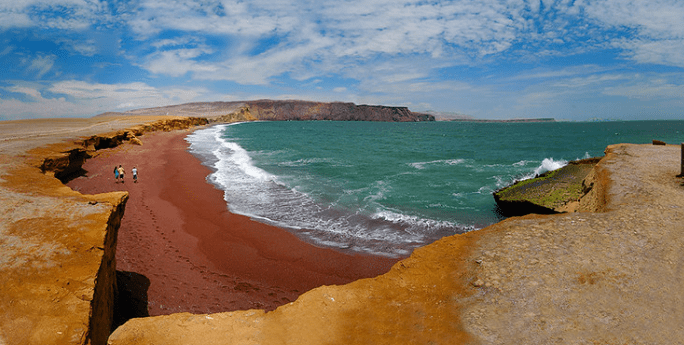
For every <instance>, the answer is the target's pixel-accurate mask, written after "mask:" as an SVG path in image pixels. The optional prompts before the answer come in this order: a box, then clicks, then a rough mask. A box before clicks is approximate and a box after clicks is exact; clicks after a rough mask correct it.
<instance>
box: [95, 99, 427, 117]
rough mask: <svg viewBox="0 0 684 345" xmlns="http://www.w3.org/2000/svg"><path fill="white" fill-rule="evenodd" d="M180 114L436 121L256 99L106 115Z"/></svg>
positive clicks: (384, 110) (376, 108)
mask: <svg viewBox="0 0 684 345" xmlns="http://www.w3.org/2000/svg"><path fill="white" fill-rule="evenodd" d="M115 114H119V115H138V116H139V115H156V116H161V115H168V114H174V115H180V116H194V117H205V118H209V119H215V120H217V121H223V120H229V121H236V120H238V121H254V120H265V121H306V120H326V121H386V122H416V121H434V120H435V117H434V116H433V115H429V114H421V113H414V112H412V111H410V110H409V109H408V108H406V107H391V106H384V105H356V104H354V103H345V102H311V101H298V100H255V101H240V102H199V103H186V104H180V105H173V106H166V107H156V108H145V109H137V110H130V111H127V112H124V113H107V114H106V115H109V116H111V115H115Z"/></svg>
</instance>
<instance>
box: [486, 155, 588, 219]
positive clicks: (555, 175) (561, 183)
mask: <svg viewBox="0 0 684 345" xmlns="http://www.w3.org/2000/svg"><path fill="white" fill-rule="evenodd" d="M599 161H600V158H588V159H582V160H576V161H571V162H569V163H568V164H567V165H565V166H564V167H562V168H560V169H556V170H552V171H548V172H545V173H543V174H541V175H539V176H537V177H534V178H531V179H526V180H521V181H516V182H515V183H514V184H512V185H510V186H507V187H504V188H501V189H499V190H497V191H495V192H494V194H493V196H494V200H495V201H496V204H497V207H498V211H499V212H500V213H501V214H502V215H503V216H506V217H513V216H524V215H526V214H531V213H536V214H553V213H562V212H568V211H574V210H575V209H576V207H577V205H579V201H580V199H581V198H582V197H583V196H585V195H586V194H587V193H589V192H590V191H591V188H592V187H593V185H594V182H593V181H592V177H593V176H589V175H590V173H591V172H592V170H593V169H594V166H595V165H596V164H597V163H598V162H599ZM588 176H589V178H587V177H588Z"/></svg>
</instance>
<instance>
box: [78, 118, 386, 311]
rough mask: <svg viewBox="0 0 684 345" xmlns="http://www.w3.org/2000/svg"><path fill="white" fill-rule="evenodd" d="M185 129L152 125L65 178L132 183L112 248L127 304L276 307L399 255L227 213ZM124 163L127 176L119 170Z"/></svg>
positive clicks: (376, 271) (82, 184) (98, 187)
mask: <svg viewBox="0 0 684 345" xmlns="http://www.w3.org/2000/svg"><path fill="white" fill-rule="evenodd" d="M187 134H189V132H187V131H174V132H155V133H148V134H146V135H144V136H143V137H141V138H140V139H141V140H142V142H143V145H142V146H137V145H133V144H130V143H126V144H124V145H122V146H120V147H118V148H115V149H107V150H101V151H99V152H100V153H99V155H98V156H97V157H95V158H92V159H90V160H88V161H87V162H86V163H85V165H84V166H83V169H84V175H83V176H81V177H78V178H76V179H74V180H72V181H70V182H69V183H68V186H70V187H71V188H73V189H74V190H77V191H80V192H81V193H85V194H96V193H103V192H110V191H114V190H125V191H128V192H129V193H130V196H129V200H128V202H127V204H126V210H125V214H124V217H123V219H122V224H121V228H120V229H119V236H118V244H117V251H116V260H117V262H116V267H117V271H119V274H118V276H119V279H118V280H119V290H120V291H121V292H122V294H121V296H120V297H121V298H123V299H124V300H125V302H124V305H126V306H128V307H129V308H130V309H131V310H126V311H124V312H123V313H124V314H128V315H129V316H142V315H141V314H145V313H149V315H151V316H153V315H166V314H171V313H176V312H183V311H186V312H191V313H215V312H221V311H234V310H244V309H253V308H258V309H266V310H273V309H275V308H277V307H278V306H280V305H283V304H286V303H288V302H291V301H294V300H295V299H297V297H298V296H299V295H301V294H302V293H304V292H306V291H308V290H311V289H313V288H315V287H318V286H322V285H334V284H345V283H348V282H351V281H354V280H357V279H360V278H366V277H374V276H377V275H380V274H382V273H385V272H387V271H388V270H389V268H390V267H391V266H392V265H393V264H394V263H396V262H397V261H398V260H399V259H392V258H385V257H378V256H368V255H358V254H353V253H344V252H340V251H336V250H332V249H328V248H319V247H316V246H313V245H310V244H308V243H305V242H303V241H301V240H299V239H298V238H297V237H296V236H295V235H293V234H292V233H290V232H288V231H287V230H285V229H281V228H278V227H274V226H270V225H266V224H263V223H259V222H256V221H253V220H251V219H250V218H248V217H245V216H241V215H236V214H232V213H230V212H229V211H228V209H227V206H226V203H225V201H224V200H223V191H220V190H218V189H216V188H215V187H214V186H213V185H211V184H209V183H208V182H207V181H206V176H207V175H209V174H210V173H211V171H210V169H209V168H208V167H206V166H203V165H202V164H201V163H200V161H199V160H198V159H197V158H196V157H194V156H193V155H192V154H190V153H189V152H188V151H187V147H188V143H187V142H186V141H185V140H184V137H185V136H186V135H187ZM119 164H121V165H123V167H124V169H125V171H126V175H125V178H124V182H123V183H121V182H117V181H115V179H114V173H113V170H114V166H116V165H119ZM134 166H135V167H137V169H138V171H139V181H138V182H137V183H134V181H133V178H132V174H131V169H132V168H133V167H134ZM145 305H146V306H147V307H146V308H145ZM145 309H146V310H145ZM122 321H123V320H122Z"/></svg>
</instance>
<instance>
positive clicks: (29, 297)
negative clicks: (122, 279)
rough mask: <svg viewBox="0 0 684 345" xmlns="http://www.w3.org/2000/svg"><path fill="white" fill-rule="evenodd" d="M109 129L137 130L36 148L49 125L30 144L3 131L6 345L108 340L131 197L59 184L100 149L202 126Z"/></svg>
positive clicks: (0, 186)
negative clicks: (84, 192) (122, 224)
mask: <svg viewBox="0 0 684 345" xmlns="http://www.w3.org/2000/svg"><path fill="white" fill-rule="evenodd" d="M93 122H95V123H93ZM105 122H106V123H108V125H107V126H106V127H109V128H112V127H115V126H117V125H121V124H130V123H131V122H133V123H138V124H137V125H134V126H131V127H129V128H127V129H121V130H118V131H115V132H110V133H105V134H95V135H90V136H87V137H83V138H81V139H78V138H72V139H71V140H68V141H60V140H58V139H52V143H51V144H46V145H44V146H40V147H36V148H33V149H30V147H31V142H32V141H33V140H41V141H43V142H45V143H48V142H50V141H51V139H50V138H54V137H53V136H51V135H50V133H55V132H54V131H55V130H54V126H53V124H51V123H47V124H46V123H40V122H32V123H31V125H32V126H31V127H30V130H31V133H32V134H31V135H32V137H28V138H27V136H21V135H17V133H16V128H15V127H13V126H12V125H13V124H9V125H8V126H7V127H0V139H2V140H0V143H2V147H3V151H2V152H1V153H0V219H2V221H1V222H0V276H2V280H0V344H2V345H10V344H105V343H106V342H107V338H108V337H109V334H110V333H111V326H112V322H113V310H114V296H115V293H116V262H115V257H114V254H115V252H116V239H117V231H118V228H119V225H120V222H121V217H122V216H123V213H124V207H125V205H126V201H127V198H128V193H125V192H112V193H106V194H99V195H81V194H80V193H78V192H75V191H73V190H71V189H70V188H68V187H66V186H64V185H63V184H62V182H63V181H65V180H68V179H69V178H70V177H71V176H73V175H74V174H78V173H79V170H80V169H81V165H82V164H83V162H84V161H85V159H87V158H89V157H92V156H94V155H97V154H98V150H100V149H102V148H108V147H113V146H116V145H121V144H123V143H126V142H133V141H134V140H135V139H137V136H141V135H143V134H144V133H145V132H148V131H154V130H177V129H183V128H189V127H192V126H195V125H198V124H203V123H206V120H205V119H185V118H158V119H156V121H155V119H150V118H145V119H132V120H131V119H127V120H125V121H122V120H120V119H117V120H114V121H105ZM77 123H78V125H76V124H77ZM3 125H5V124H4V123H3ZM70 125H71V126H74V127H72V128H71V130H73V131H75V132H79V133H81V132H80V131H81V130H84V129H88V128H100V127H99V126H101V122H99V121H89V120H83V121H81V122H78V121H70ZM41 126H42V127H41ZM5 128H10V129H11V130H9V131H3V129H5ZM21 128H25V126H24V127H21ZM58 133H59V135H62V132H61V131H59V132H58ZM137 140H138V141H139V139H137ZM22 143H23V144H22Z"/></svg>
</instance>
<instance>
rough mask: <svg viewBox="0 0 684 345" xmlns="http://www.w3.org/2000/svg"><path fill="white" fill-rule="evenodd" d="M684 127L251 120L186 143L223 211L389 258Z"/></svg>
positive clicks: (681, 132) (492, 217) (490, 219)
mask: <svg viewBox="0 0 684 345" xmlns="http://www.w3.org/2000/svg"><path fill="white" fill-rule="evenodd" d="M653 139H658V140H662V141H665V142H667V143H670V144H679V143H681V142H684V121H626V122H556V123H475V122H419V123H383V122H329V121H304V122H298V121H288V122H248V123H239V124H232V125H217V126H213V127H210V128H207V129H203V130H199V131H196V132H194V133H193V134H191V135H190V136H188V137H187V141H188V142H189V143H190V144H191V145H190V151H191V152H192V153H193V154H195V155H196V156H198V157H199V158H200V159H201V160H202V161H203V162H204V164H206V165H208V166H210V167H211V168H212V169H213V170H214V172H213V173H212V174H211V175H210V176H208V177H207V179H208V181H209V182H211V183H213V184H215V185H216V186H217V187H218V188H220V189H222V190H224V191H225V193H224V199H225V201H226V202H227V207H229V209H230V210H231V211H232V212H234V213H239V214H244V215H248V216H250V217H252V218H254V219H257V220H259V221H263V222H266V223H270V224H275V225H278V226H281V227H284V228H287V229H289V230H290V231H292V232H293V233H295V234H296V235H298V236H299V237H301V238H302V239H303V240H305V241H309V242H311V243H313V244H315V245H319V246H327V247H334V248H340V249H344V250H350V251H356V252H365V253H373V254H378V255H386V256H391V257H402V256H406V255H409V254H410V253H411V251H412V250H413V249H414V248H416V247H419V246H422V245H425V244H428V243H431V242H433V241H435V240H437V239H439V238H441V237H444V236H448V235H452V234H457V233H462V232H466V231H473V230H477V229H480V228H483V227H485V226H488V225H491V224H493V223H495V222H497V221H499V220H501V219H502V218H501V216H499V215H498V213H497V212H496V204H495V202H494V199H493V197H492V192H493V191H495V190H496V189H498V188H501V187H504V186H506V185H508V184H510V183H512V182H514V181H515V180H520V179H525V178H530V177H533V176H535V175H536V174H540V173H543V172H545V171H548V170H553V169H557V168H560V167H562V166H563V165H565V164H567V161H569V160H575V159H581V158H588V157H599V156H603V151H604V149H605V148H606V147H607V146H608V145H610V144H616V143H637V144H644V143H651V141H652V140H653Z"/></svg>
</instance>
